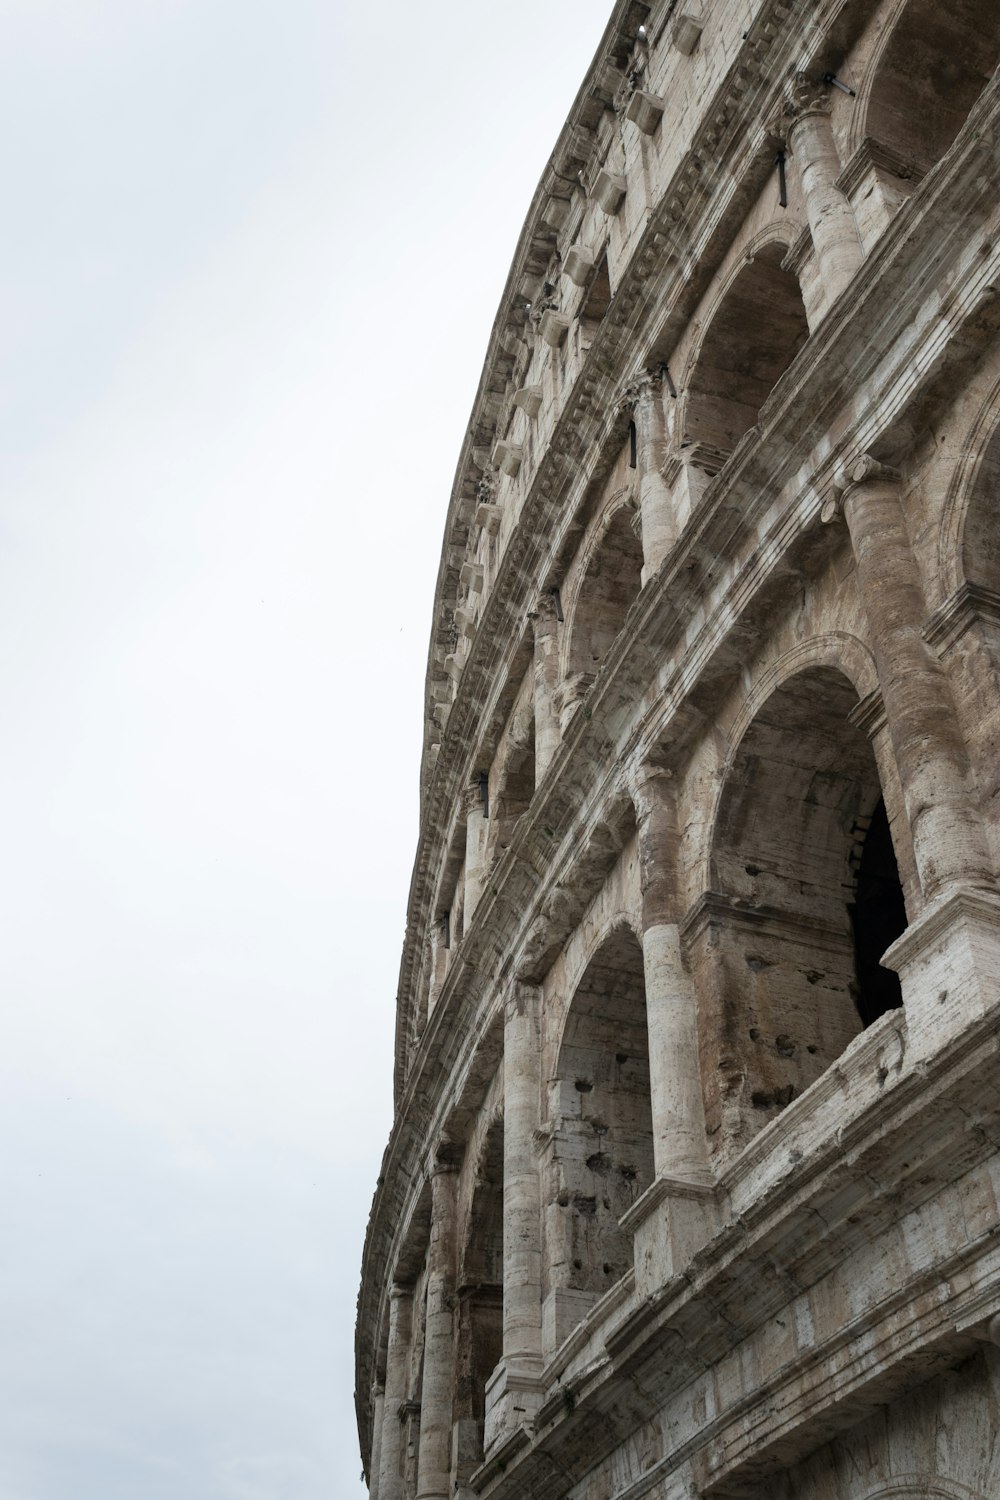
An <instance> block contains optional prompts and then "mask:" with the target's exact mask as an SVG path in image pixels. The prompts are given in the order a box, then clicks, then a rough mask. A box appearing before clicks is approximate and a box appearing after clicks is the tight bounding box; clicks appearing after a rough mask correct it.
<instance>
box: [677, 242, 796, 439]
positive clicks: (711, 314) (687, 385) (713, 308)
mask: <svg viewBox="0 0 1000 1500" xmlns="http://www.w3.org/2000/svg"><path fill="white" fill-rule="evenodd" d="M800 233H801V226H800V225H797V224H794V223H791V224H790V223H788V222H787V221H785V220H783V219H778V218H774V219H772V220H771V221H770V222H769V223H767V224H765V225H763V227H762V228H761V229H759V230H758V231H757V232H756V234H753V235H751V237H750V238H749V239H748V240H747V242H746V244H745V245H744V246H743V249H742V251H741V253H740V257H739V259H738V260H737V261H735V262H734V264H733V265H732V266H731V267H730V269H729V271H728V272H727V273H726V275H725V276H723V278H722V279H721V280H720V281H719V283H718V285H717V286H716V288H715V295H714V296H713V297H712V300H711V302H710V303H709V304H708V306H707V307H706V308H705V312H704V316H703V317H699V318H698V319H697V324H696V327H697V332H696V334H695V338H694V339H693V341H692V344H691V348H690V350H689V351H688V356H687V358H686V360H685V361H684V366H683V369H682V370H681V374H680V381H679V383H678V399H677V412H676V415H675V418H674V429H673V430H674V434H675V439H676V438H677V437H678V435H679V436H680V437H681V438H682V437H683V435H684V433H685V431H686V428H687V419H688V411H689V408H690V402H691V379H692V376H693V375H694V372H695V371H696V370H697V368H698V365H699V363H700V361H701V356H702V350H703V349H704V346H705V340H706V338H707V337H708V335H709V333H710V332H711V329H712V327H713V325H714V323H715V320H716V318H717V317H718V315H719V312H720V310H721V309H722V307H723V306H724V304H725V302H726V299H727V298H728V297H729V295H730V293H731V292H732V289H733V287H734V286H735V285H736V282H737V281H738V280H739V278H740V277H741V276H742V275H743V274H744V273H745V271H746V269H747V266H748V265H751V264H752V263H753V262H754V261H755V260H758V259H759V258H760V256H761V255H762V254H763V253H764V251H765V250H769V249H771V248H772V247H774V246H781V247H782V248H783V249H784V251H785V254H786V255H787V254H788V253H789V251H790V250H791V248H792V246H793V245H794V243H795V241H796V239H797V238H798V236H799V234H800ZM797 280H798V278H797V277H796V281H797ZM799 294H800V295H801V286H800V288H799Z"/></svg>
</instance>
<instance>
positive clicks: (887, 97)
mask: <svg viewBox="0 0 1000 1500" xmlns="http://www.w3.org/2000/svg"><path fill="white" fill-rule="evenodd" d="M998 62H1000V12H998V11H997V9H996V7H995V6H994V7H990V6H986V7H984V6H983V5H981V4H979V3H978V0H950V3H949V4H948V5H941V4H940V3H939V0H899V3H898V4H897V6H896V8H895V14H894V15H893V17H892V18H891V22H890V24H889V25H888V26H887V27H886V29H885V33H884V36H883V39H882V41H881V43H880V45H879V46H878V48H877V49H876V51H875V53H874V54H873V56H872V58H871V61H870V63H869V66H868V69H867V72H866V76H865V78H864V80H863V81H862V86H861V89H860V90H859V96H860V97H859V101H858V104H859V108H858V109H857V111H856V118H857V122H858V123H857V125H856V127H855V141H854V144H855V145H860V143H861V140H862V139H864V138H866V137H867V138H868V139H870V140H872V141H874V142H877V144H878V145H879V146H880V147H882V148H884V149H886V150H887V151H888V152H889V153H890V154H891V155H892V156H893V157H895V158H897V159H898V160H899V161H900V162H903V163H907V164H909V165H910V166H912V168H913V169H914V172H913V175H912V177H911V178H910V179H909V180H908V186H901V191H903V192H904V193H905V192H906V191H908V190H910V189H912V184H913V181H914V180H918V179H919V177H920V176H921V175H922V174H923V173H924V172H927V171H929V170H930V168H931V167H933V166H934V165H935V164H936V163H937V162H938V161H940V159H941V157H942V156H944V155H945V153H946V152H947V151H948V149H949V147H950V146H951V145H952V143H953V142H954V140H955V138H956V136H957V135H958V133H959V131H960V130H961V128H962V126H963V125H964V123H965V120H966V118H967V116H968V114H969V111H970V110H971V109H972V107H973V105H974V104H975V102H976V100H977V99H978V97H979V95H980V94H981V93H982V91H983V89H984V88H985V87H986V84H987V83H988V82H989V80H990V78H991V77H992V75H993V72H994V70H995V68H996V66H997V63H998Z"/></svg>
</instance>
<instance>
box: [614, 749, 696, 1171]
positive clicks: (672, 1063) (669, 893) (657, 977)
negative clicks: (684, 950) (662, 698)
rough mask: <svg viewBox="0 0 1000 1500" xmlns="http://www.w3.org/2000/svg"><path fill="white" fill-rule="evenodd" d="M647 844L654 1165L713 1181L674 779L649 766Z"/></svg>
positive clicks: (642, 799) (637, 792)
mask: <svg viewBox="0 0 1000 1500" xmlns="http://www.w3.org/2000/svg"><path fill="white" fill-rule="evenodd" d="M629 790H630V793H631V796H632V801H633V804H634V806H635V813H636V824H637V829H638V840H639V870H640V883H641V888H642V927H643V934H642V952H643V968H644V970H645V980H646V1015H647V1026H648V1031H649V1078H650V1092H651V1105H652V1113H653V1161H654V1165H655V1169H656V1175H657V1176H658V1177H671V1178H676V1179H684V1180H689V1181H691V1182H696V1183H704V1182H706V1181H707V1180H709V1179H708V1177H707V1173H708V1157H707V1152H706V1146H705V1112H704V1105H703V1102H702V1092H701V1072H700V1067H699V1061H698V1032H697V1006H696V1002H695V994H694V987H693V985H692V983H691V979H690V977H689V975H688V973H687V971H686V970H685V968H684V965H683V963H682V962H681V945H680V934H679V931H678V926H677V920H676V909H675V899H676V898H675V889H674V885H675V882H674V869H675V862H676V849H677V829H676V822H675V798H674V784H673V780H672V778H671V776H670V773H669V772H668V771H666V770H660V769H658V768H657V767H655V766H648V765H647V766H641V767H639V768H638V769H637V771H636V772H635V773H634V774H633V775H632V777H631V778H630V788H629Z"/></svg>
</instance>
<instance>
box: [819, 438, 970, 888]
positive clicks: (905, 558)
mask: <svg viewBox="0 0 1000 1500" xmlns="http://www.w3.org/2000/svg"><path fill="white" fill-rule="evenodd" d="M843 508H844V518H845V520H846V521H847V525H848V529H849V531H850V533H851V543H852V546H853V548H854V556H855V558H856V560H857V579H858V590H859V592H860V594H861V601H862V604H863V606H864V610H865V614H866V616H867V618H868V628H869V633H870V635H871V643H872V650H873V652H874V655H875V665H876V669H877V671H878V678H879V688H880V690H881V693H882V702H883V703H884V705H885V713H886V722H887V725H888V729H889V737H890V740H891V742H892V748H893V753H894V756H895V760H896V766H897V768H898V771H899V779H900V784H901V786H902V791H903V800H904V802H905V805H906V811H907V816H908V818H909V823H910V835H911V837H912V839H913V854H914V859H915V860H916V865H917V875H918V878H919V880H920V887H921V891H922V893H923V897H924V900H925V901H930V900H933V898H934V897H935V896H937V895H938V894H939V893H940V892H941V891H943V890H944V889H945V888H946V887H948V886H958V885H978V886H990V885H992V884H993V871H992V865H991V861H990V857H989V853H988V850H987V845H986V838H985V834H984V831H983V824H982V819H981V817H980V815H979V810H978V808H977V806H976V799H975V795H974V793H973V790H972V779H971V774H970V770H969V763H968V756H967V754H966V750H965V745H964V743H963V740H962V735H961V731H960V729H959V725H958V719H957V717H956V714H955V705H954V702H953V700H952V695H951V688H950V685H949V683H948V679H947V677H946V676H945V674H944V671H943V669H942V667H941V665H940V663H939V662H938V660H937V658H936V657H935V656H934V654H933V653H932V651H931V649H930V647H929V646H928V644H927V642H926V641H925V639H924V636H923V633H922V630H923V624H924V620H925V617H926V605H925V602H924V596H923V589H922V587H921V583H920V574H919V572H918V569H917V562H916V558H915V557H914V555H913V549H912V547H911V546H910V539H909V535H908V533H907V530H906V522H905V520H904V518H903V510H902V506H901V504H900V496H899V481H898V477H897V476H896V474H895V473H894V472H893V471H892V470H890V469H887V468H885V467H883V465H881V464H879V463H876V461H875V460H874V459H872V458H869V457H867V456H865V457H863V458H861V459H860V460H859V461H858V462H857V463H856V464H855V466H854V468H853V470H852V472H851V475H850V482H849V484H848V486H847V488H846V489H845V490H844V492H843Z"/></svg>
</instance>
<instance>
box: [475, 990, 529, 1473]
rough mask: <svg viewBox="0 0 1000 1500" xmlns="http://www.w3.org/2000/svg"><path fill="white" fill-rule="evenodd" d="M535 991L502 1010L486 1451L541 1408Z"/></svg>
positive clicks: (513, 994)
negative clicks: (499, 1169) (499, 1267)
mask: <svg viewBox="0 0 1000 1500" xmlns="http://www.w3.org/2000/svg"><path fill="white" fill-rule="evenodd" d="M541 1067H542V1056H541V990H540V989H539V988H538V987H537V986H536V985H532V984H525V983H523V982H522V981H521V980H517V979H515V980H514V983H513V986H512V988H511V991H510V993H509V995H508V996H507V999H506V1002H505V1004H504V1050H503V1087H504V1137H503V1140H504V1150H503V1359H502V1361H501V1364H500V1366H498V1368H497V1370H496V1372H495V1373H494V1376H493V1378H492V1379H491V1381H490V1384H489V1387H488V1391H487V1411H486V1451H487V1452H489V1451H490V1449H491V1448H493V1447H494V1446H495V1445H496V1444H497V1443H500V1442H502V1441H503V1440H504V1439H505V1438H507V1437H508V1436H509V1435H510V1433H511V1432H512V1431H513V1430H514V1429H515V1428H516V1427H519V1426H523V1425H524V1424H525V1423H526V1422H527V1421H529V1420H530V1419H531V1417H532V1416H533V1415H534V1413H535V1411H537V1409H538V1405H539V1402H540V1401H541V1395H542V1389H541V1384H540V1380H539V1377H540V1374H541V1366H542V1218H541V1184H540V1181H539V1163H538V1153H537V1150H536V1144H535V1139H536V1132H537V1130H538V1128H539V1124H540V1121H541V1090H542V1079H541Z"/></svg>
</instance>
